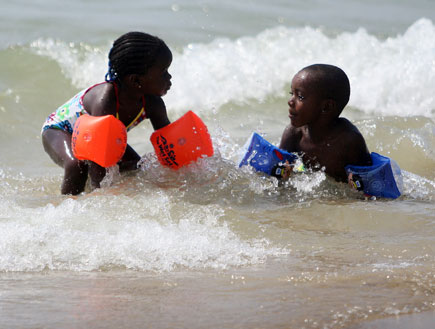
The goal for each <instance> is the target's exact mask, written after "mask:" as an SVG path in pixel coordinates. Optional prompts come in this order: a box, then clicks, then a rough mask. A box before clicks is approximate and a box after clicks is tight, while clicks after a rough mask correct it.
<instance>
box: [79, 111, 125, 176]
mask: <svg viewBox="0 0 435 329" xmlns="http://www.w3.org/2000/svg"><path fill="white" fill-rule="evenodd" d="M71 145H72V150H73V153H74V156H75V157H76V158H77V159H79V160H91V161H93V162H95V163H97V164H99V165H100V166H102V167H106V168H107V167H111V166H114V165H115V164H116V163H117V162H118V161H119V160H121V158H122V156H123V155H124V152H125V149H126V147H127V130H126V129H125V126H124V124H123V123H122V122H121V121H119V120H118V119H116V118H115V117H114V116H113V115H105V116H100V117H96V116H91V115H88V114H84V115H82V116H80V117H79V118H78V119H77V121H76V123H75V124H74V130H73V134H72V138H71Z"/></svg>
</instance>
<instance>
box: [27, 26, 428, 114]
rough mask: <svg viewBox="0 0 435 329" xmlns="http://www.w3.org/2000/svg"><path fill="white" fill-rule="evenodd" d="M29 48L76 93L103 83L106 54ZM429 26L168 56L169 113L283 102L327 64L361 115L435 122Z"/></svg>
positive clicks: (303, 33) (248, 40)
mask: <svg viewBox="0 0 435 329" xmlns="http://www.w3.org/2000/svg"><path fill="white" fill-rule="evenodd" d="M31 48H32V49H33V50H34V51H36V52H37V53H38V54H40V55H44V56H49V57H50V58H52V59H54V60H55V61H57V62H58V63H59V65H60V66H61V69H62V71H63V73H64V74H65V75H66V77H68V78H69V79H71V81H72V83H73V84H74V85H75V86H76V87H77V88H85V87H86V86H88V85H90V84H92V83H95V82H99V81H102V80H103V79H104V75H105V73H106V68H107V52H108V48H109V47H107V48H105V49H100V48H96V47H91V46H89V45H85V44H81V43H80V44H74V43H69V44H68V43H64V42H59V41H53V40H50V39H48V40H42V39H39V40H36V41H35V42H33V43H32V44H31ZM433 49H435V26H434V24H433V23H432V22H431V21H430V20H428V19H424V18H422V19H420V20H418V21H417V22H415V23H414V24H413V25H411V26H410V27H409V28H408V30H407V31H406V32H405V33H404V34H403V35H397V36H394V37H390V38H387V39H385V40H383V39H379V38H377V37H376V36H373V35H370V34H368V33H367V31H366V30H364V29H359V30H358V31H356V32H343V33H340V34H338V35H337V36H335V37H331V36H327V35H326V34H325V33H324V32H322V30H320V29H314V28H311V27H305V28H292V27H285V26H279V27H276V28H272V29H267V30H265V31H263V32H261V33H260V34H258V35H257V36H253V37H242V38H239V39H236V40H231V39H228V38H219V39H215V40H214V41H212V42H211V43H208V44H200V43H196V44H193V43H192V44H189V45H187V46H186V47H184V49H183V50H182V51H181V52H176V51H174V58H173V62H172V65H171V67H170V73H171V74H172V76H173V78H172V82H173V87H172V89H171V90H170V91H169V93H168V95H167V96H165V102H166V104H167V106H168V108H170V109H171V111H173V110H175V111H178V112H180V113H184V112H185V111H186V110H189V109H190V110H194V111H195V112H197V113H201V112H203V113H208V114H210V113H213V111H216V110H217V109H219V108H220V107H221V106H222V105H224V104H226V103H229V102H232V103H237V104H246V103H249V102H250V101H252V100H254V101H257V102H262V101H264V100H266V99H267V98H268V97H279V98H282V97H286V93H287V90H286V89H289V85H290V81H291V79H292V77H293V75H294V74H295V73H296V72H297V71H298V70H300V69H301V68H303V67H304V66H306V65H309V64H313V63H330V64H334V65H338V66H340V67H342V68H343V69H344V71H345V72H346V73H347V74H348V76H349V78H350V81H351V86H352V95H351V99H350V102H349V105H351V106H354V107H357V108H359V109H360V110H362V111H364V112H366V113H376V114H381V115H385V114H388V115H399V116H414V115H422V116H427V117H432V116H434V115H435V96H434V93H433V90H435V60H434V58H433Z"/></svg>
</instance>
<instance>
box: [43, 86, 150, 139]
mask: <svg viewBox="0 0 435 329" xmlns="http://www.w3.org/2000/svg"><path fill="white" fill-rule="evenodd" d="M102 83H107V82H102ZM100 84H101V83H99V84H96V85H94V86H92V87H90V88H88V89H84V90H82V91H81V92H79V93H78V94H77V95H75V96H74V97H73V98H71V99H70V100H69V101H68V102H66V103H65V104H63V105H62V106H60V107H59V108H58V109H57V110H56V111H54V112H53V113H51V114H50V115H49V116H48V118H47V120H45V122H44V125H43V126H42V131H41V133H43V132H44V131H45V130H47V129H50V128H51V129H61V130H64V131H66V132H68V133H70V134H72V133H73V129H74V123H75V122H76V120H77V118H78V117H79V116H81V115H83V114H87V113H88V112H86V110H85V108H84V107H83V97H84V95H85V94H86V93H87V92H88V91H89V90H91V89H92V88H94V87H95V86H98V85H100ZM113 86H114V87H115V95H116V118H117V119H119V115H118V110H119V99H118V87H117V86H116V84H115V83H113ZM142 101H143V106H142V109H141V110H140V112H139V114H138V115H137V116H136V118H135V119H134V120H133V121H132V122H131V123H130V124H129V125H128V126H127V127H126V128H127V131H129V130H130V129H132V128H133V127H135V126H137V125H138V124H139V123H140V122H141V121H142V120H144V119H146V117H147V115H146V112H145V99H144V98H143V99H142Z"/></svg>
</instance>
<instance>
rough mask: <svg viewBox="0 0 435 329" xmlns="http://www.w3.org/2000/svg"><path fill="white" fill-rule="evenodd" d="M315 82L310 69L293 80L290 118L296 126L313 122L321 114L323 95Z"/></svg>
mask: <svg viewBox="0 0 435 329" xmlns="http://www.w3.org/2000/svg"><path fill="white" fill-rule="evenodd" d="M315 82H316V81H315V76H314V74H313V73H311V72H309V71H300V72H299V73H297V74H296V75H295V76H294V78H293V80H292V85H291V92H290V95H291V97H290V99H289V101H288V105H289V118H290V121H291V124H292V126H294V127H296V128H299V127H302V126H305V125H308V124H312V123H314V122H315V121H316V120H317V119H318V118H319V116H320V112H321V110H322V106H323V97H322V96H321V93H320V91H319V90H318V89H317V88H316V83H315Z"/></svg>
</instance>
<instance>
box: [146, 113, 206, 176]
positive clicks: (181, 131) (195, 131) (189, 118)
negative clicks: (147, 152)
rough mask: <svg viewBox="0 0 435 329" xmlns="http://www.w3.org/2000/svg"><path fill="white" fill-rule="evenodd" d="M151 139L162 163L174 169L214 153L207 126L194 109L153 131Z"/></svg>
mask: <svg viewBox="0 0 435 329" xmlns="http://www.w3.org/2000/svg"><path fill="white" fill-rule="evenodd" d="M150 140H151V143H152V144H153V147H154V150H155V151H156V154H157V158H158V159H159V161H160V163H161V164H162V165H164V166H167V167H170V168H172V169H179V168H180V167H182V166H185V165H188V164H189V163H191V162H194V161H196V160H197V159H198V158H200V157H203V156H212V155H213V144H212V142H211V138H210V135H209V133H208V130H207V126H206V125H205V124H204V122H202V120H201V119H200V118H199V117H198V116H197V115H196V114H195V113H193V112H192V111H189V112H187V113H186V114H185V115H183V116H182V117H181V118H179V119H178V120H176V121H174V122H172V123H171V124H169V125H167V126H166V127H163V128H161V129H158V130H156V131H155V132H153V133H152V135H151V138H150Z"/></svg>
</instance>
